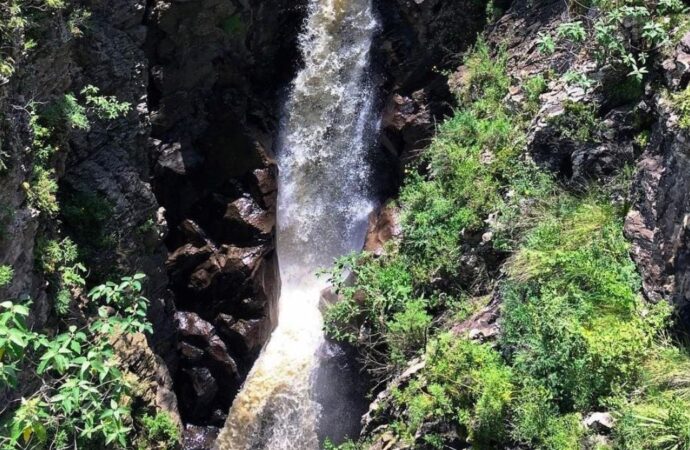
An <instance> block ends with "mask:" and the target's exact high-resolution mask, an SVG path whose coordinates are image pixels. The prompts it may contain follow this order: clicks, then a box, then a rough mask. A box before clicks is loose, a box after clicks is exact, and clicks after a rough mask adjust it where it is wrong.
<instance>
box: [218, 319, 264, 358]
mask: <svg viewBox="0 0 690 450" xmlns="http://www.w3.org/2000/svg"><path fill="white" fill-rule="evenodd" d="M215 324H216V327H217V329H218V333H219V334H220V335H221V336H223V338H224V339H225V340H226V341H227V342H228V343H229V345H231V346H232V348H237V349H238V350H239V351H241V352H242V353H245V354H255V353H257V352H258V351H259V350H261V348H262V347H263V345H264V344H265V343H266V342H267V341H268V338H269V337H270V336H271V331H272V328H273V327H272V326H271V323H270V320H268V318H265V317H264V318H260V319H239V320H236V319H234V318H233V317H232V316H230V315H227V314H220V315H219V316H218V317H217V318H216V322H215Z"/></svg>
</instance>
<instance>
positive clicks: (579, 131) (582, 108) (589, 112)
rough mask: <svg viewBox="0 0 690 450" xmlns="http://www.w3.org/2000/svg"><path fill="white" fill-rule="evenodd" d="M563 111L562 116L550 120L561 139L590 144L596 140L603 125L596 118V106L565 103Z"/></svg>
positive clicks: (571, 102)
mask: <svg viewBox="0 0 690 450" xmlns="http://www.w3.org/2000/svg"><path fill="white" fill-rule="evenodd" d="M563 109H564V112H563V114H561V115H558V116H555V117H553V118H552V119H551V124H553V125H554V126H555V127H556V129H557V130H558V131H559V132H560V134H561V136H562V137H565V138H568V139H572V140H574V141H577V142H591V141H594V140H596V139H597V135H598V134H599V132H600V131H601V130H602V127H603V125H602V123H601V121H600V120H599V118H598V114H597V109H596V106H594V105H590V104H586V103H581V102H573V101H566V102H565V103H564V104H563Z"/></svg>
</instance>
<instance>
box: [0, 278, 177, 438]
mask: <svg viewBox="0 0 690 450" xmlns="http://www.w3.org/2000/svg"><path fill="white" fill-rule="evenodd" d="M143 278H144V276H143V275H135V276H133V277H126V278H124V279H123V280H122V281H121V282H120V283H108V284H107V285H104V286H98V287H96V288H94V289H93V290H92V291H91V293H90V294H89V297H90V299H91V302H92V304H93V305H94V306H95V307H96V308H97V310H98V314H97V315H96V317H95V319H94V320H93V321H92V322H91V323H89V324H87V325H85V326H83V327H81V328H78V327H77V326H75V325H70V326H67V327H66V329H64V330H63V331H61V332H58V333H56V334H55V335H53V336H46V335H42V334H37V333H34V332H31V331H29V330H28V329H27V327H26V323H25V318H26V317H27V316H28V312H29V311H28V308H27V305H16V304H13V303H11V302H4V303H2V304H0V363H1V364H0V377H2V378H1V379H0V381H3V383H6V384H5V385H4V386H7V384H9V385H12V384H13V383H15V382H16V374H17V372H18V368H19V367H20V365H23V364H29V365H30V366H31V367H32V369H33V370H32V373H34V374H35V376H36V377H37V380H35V381H37V382H38V383H36V384H37V385H39V386H41V388H40V391H38V392H36V393H34V394H33V395H31V396H26V397H25V399H24V400H23V401H22V404H21V405H20V406H19V407H18V408H16V409H13V410H9V411H7V410H5V411H4V414H5V417H3V418H2V419H3V420H2V425H1V426H2V427H3V429H2V433H0V436H2V437H0V443H1V444H2V445H3V446H4V448H55V447H59V446H60V445H61V444H60V442H62V443H63V444H64V442H65V441H67V442H70V443H73V444H75V445H77V446H78V447H79V448H110V447H120V448H131V447H130V446H129V444H128V442H129V440H130V439H132V438H133V437H134V436H133V430H132V428H131V426H130V424H131V423H132V420H133V419H132V416H131V397H132V395H133V385H134V383H135V379H133V378H132V376H131V375H130V376H125V374H123V372H122V371H121V370H120V369H119V368H118V367H117V363H116V359H115V348H114V345H115V343H116V342H117V340H118V339H120V338H121V337H122V335H124V334H129V333H135V332H141V331H146V332H148V331H150V329H151V328H150V324H149V323H148V322H147V321H146V308H147V301H146V299H144V298H143V297H141V295H140V292H141V287H142V286H141V280H142V279H143ZM108 309H110V311H108ZM113 311H114V312H113ZM30 344H31V347H32V348H31V350H32V351H31V352H28V351H27V350H28V348H29V345H30ZM4 386H3V387H4ZM145 423H147V424H148V426H149V427H150V430H149V431H150V432H151V433H153V434H155V436H157V437H158V438H160V439H162V440H164V441H165V442H166V445H167V443H171V442H172V440H173V439H177V438H178V437H179V435H178V434H176V433H174V431H173V429H172V426H171V424H170V423H169V422H168V421H167V420H166V419H165V418H164V417H162V416H160V417H158V416H156V417H153V418H150V419H146V421H145ZM70 445H71V444H70ZM161 448H170V447H161Z"/></svg>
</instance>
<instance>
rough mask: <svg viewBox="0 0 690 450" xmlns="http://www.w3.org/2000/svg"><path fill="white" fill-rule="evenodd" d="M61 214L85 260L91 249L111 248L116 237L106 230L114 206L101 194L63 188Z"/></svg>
mask: <svg viewBox="0 0 690 450" xmlns="http://www.w3.org/2000/svg"><path fill="white" fill-rule="evenodd" d="M60 204H61V205H62V208H61V209H62V211H61V212H62V217H63V218H64V223H65V226H66V228H67V229H68V230H69V231H70V233H71V234H72V235H74V236H75V238H76V239H77V241H78V242H79V245H80V250H81V251H82V252H83V253H84V255H83V256H84V257H85V259H87V260H90V259H92V257H93V256H96V255H92V253H100V252H103V251H107V252H112V251H113V250H114V248H115V246H116V244H117V239H116V237H115V236H114V235H113V234H112V233H109V232H108V231H107V230H106V224H107V223H108V221H109V220H111V219H112V217H113V214H114V212H113V206H112V204H111V203H110V202H109V201H108V200H107V199H106V198H105V197H103V196H100V195H97V194H94V193H90V192H77V191H71V190H70V191H68V192H66V190H63V191H61V192H60Z"/></svg>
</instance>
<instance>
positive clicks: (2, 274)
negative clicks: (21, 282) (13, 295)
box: [0, 266, 14, 288]
mask: <svg viewBox="0 0 690 450" xmlns="http://www.w3.org/2000/svg"><path fill="white" fill-rule="evenodd" d="M13 276H14V270H12V268H11V267H10V266H0V288H2V287H5V286H7V285H8V284H10V282H11V281H12V277H13Z"/></svg>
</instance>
